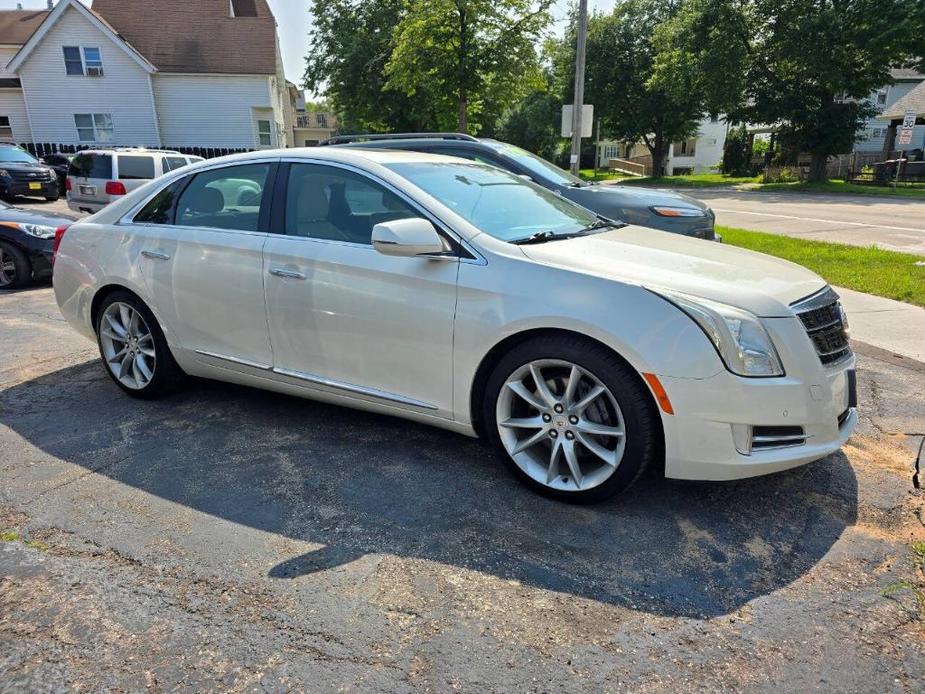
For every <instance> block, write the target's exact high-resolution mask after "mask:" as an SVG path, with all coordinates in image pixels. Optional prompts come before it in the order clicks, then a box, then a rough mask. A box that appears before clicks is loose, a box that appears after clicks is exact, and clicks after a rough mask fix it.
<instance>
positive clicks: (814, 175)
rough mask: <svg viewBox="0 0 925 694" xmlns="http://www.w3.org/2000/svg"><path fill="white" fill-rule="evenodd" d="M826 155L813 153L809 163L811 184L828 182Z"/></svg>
mask: <svg viewBox="0 0 925 694" xmlns="http://www.w3.org/2000/svg"><path fill="white" fill-rule="evenodd" d="M828 158H829V157H828V155H827V154H825V152H813V153H812V159H810V162H809V180H810V181H812V182H813V183H825V182H826V181H827V180H829V174H828V171H827V167H826V162H827V160H828Z"/></svg>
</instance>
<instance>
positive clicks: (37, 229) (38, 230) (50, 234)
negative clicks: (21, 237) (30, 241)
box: [19, 224, 55, 239]
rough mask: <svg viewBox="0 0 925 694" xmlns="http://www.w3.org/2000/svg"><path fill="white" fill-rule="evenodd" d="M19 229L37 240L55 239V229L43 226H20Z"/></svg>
mask: <svg viewBox="0 0 925 694" xmlns="http://www.w3.org/2000/svg"><path fill="white" fill-rule="evenodd" d="M19 228H20V229H22V230H23V231H24V232H26V233H27V234H29V236H34V237H35V238H37V239H53V238H54V237H55V228H54V227H46V226H43V225H41V224H20V225H19Z"/></svg>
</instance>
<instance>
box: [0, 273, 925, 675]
mask: <svg viewBox="0 0 925 694" xmlns="http://www.w3.org/2000/svg"><path fill="white" fill-rule="evenodd" d="M0 354H2V355H3V357H2V360H0V479H2V480H3V483H2V485H0V532H3V536H2V537H3V541H0V672H2V673H3V677H2V680H0V690H2V691H11V692H12V691H23V690H25V689H32V690H49V691H53V690H62V689H65V688H79V689H84V690H102V689H107V688H117V689H122V690H139V689H142V688H148V689H152V690H155V691H159V690H170V689H175V688H188V689H208V690H234V691H238V690H245V689H248V690H249V689H257V688H269V689H273V690H285V689H298V688H301V687H307V688H308V689H313V690H324V691H334V690H338V689H344V688H346V689H360V690H377V691H388V692H403V691H442V690H447V689H451V688H460V689H463V690H468V691H473V690H478V691H514V690H517V691H525V690H531V691H556V690H569V691H595V692H597V691H614V690H618V689H620V688H624V687H625V688H631V689H633V690H634V691H664V690H666V689H673V690H676V691H717V690H728V689H731V688H748V689H750V690H752V691H769V692H770V691H781V690H785V691H806V690H809V689H825V690H830V691H877V692H882V691H900V692H916V691H922V689H923V687H925V681H923V673H925V640H923V638H922V626H921V622H920V621H916V617H915V616H914V615H915V613H914V609H915V608H914V602H913V600H912V599H911V597H910V596H909V595H907V594H898V595H897V597H896V599H895V600H893V599H888V598H885V597H883V595H882V594H881V593H882V591H883V589H884V588H885V587H886V586H888V585H890V584H891V583H893V582H895V581H898V580H901V579H903V578H905V577H907V576H910V575H911V573H912V568H911V558H910V552H909V543H910V541H911V540H912V539H914V538H920V539H921V538H922V537H923V533H925V528H923V525H922V522H921V520H920V519H921V502H922V499H921V497H916V496H914V495H913V494H912V493H911V485H910V462H911V460H912V458H913V454H912V448H913V447H914V446H915V445H916V444H917V443H918V441H919V440H920V439H919V438H918V437H916V436H914V435H915V434H918V435H921V434H922V433H925V402H923V401H922V398H921V393H922V392H923V391H925V372H923V371H919V370H915V369H907V368H903V367H899V366H896V365H895V364H894V363H890V362H887V361H881V360H879V359H877V358H874V357H870V356H866V355H862V356H861V372H860V387H861V397H862V403H863V417H862V420H863V421H862V426H861V431H860V433H859V435H857V436H856V437H854V438H853V439H852V441H851V442H850V443H849V445H848V446H846V447H845V449H844V451H843V452H841V453H838V454H836V455H833V456H830V457H829V458H827V459H825V460H823V461H820V462H818V463H816V464H813V465H810V466H807V467H804V468H801V469H798V470H795V471H791V472H787V473H782V474H778V475H775V476H772V477H767V478H763V479H757V480H751V481H745V482H737V483H729V484H680V483H669V482H666V481H663V480H657V479H646V480H643V481H642V482H641V483H640V484H638V485H637V486H635V487H634V488H633V489H632V491H631V492H630V493H628V494H627V495H626V496H624V497H621V498H617V499H613V500H611V501H609V502H607V503H604V504H602V505H598V506H592V507H574V506H568V505H563V504H558V503H554V502H551V501H548V500H546V499H543V498H540V497H537V496H535V495H533V494H531V493H530V492H528V491H527V490H526V489H524V487H523V486H522V485H520V484H519V483H518V482H516V481H515V480H514V479H512V478H511V477H509V476H508V475H507V473H506V472H504V471H503V469H502V467H501V462H500V461H499V460H498V459H497V457H496V456H495V454H494V453H493V452H491V451H489V450H487V449H486V448H485V447H484V446H482V445H481V444H480V443H478V442H476V441H473V440H470V439H467V438H463V437H460V436H456V435H453V434H450V433H447V432H443V431H438V430H436V429H431V428H427V427H423V426H419V425H416V424H411V423H408V422H404V421H400V420H397V419H392V418H388V417H381V416H375V415H371V414H363V413H358V412H354V411H350V410H346V409H341V408H337V407H333V406H328V405H321V404H317V403H313V402H310V401H305V400H297V399H294V398H288V397H284V396H280V395H273V394H269V393H264V392H260V391H256V390H252V389H248V388H242V387H235V386H231V385H223V384H217V383H211V382H203V381H197V382H192V383H190V384H189V386H188V387H187V388H186V389H185V390H183V391H181V392H179V393H177V394H175V395H173V396H171V397H169V398H166V399H163V400H159V401H152V402H142V401H135V400H131V399H129V398H127V397H125V396H124V395H122V394H121V393H120V392H119V391H118V389H117V388H116V387H115V386H114V385H113V384H112V383H111V382H110V381H109V379H108V378H107V377H106V376H105V374H104V372H103V370H102V367H101V366H100V365H99V364H98V363H97V357H96V354H95V348H94V346H93V345H92V344H90V343H89V342H87V341H85V340H84V339H83V338H80V337H78V336H77V335H76V334H75V333H74V332H73V331H72V330H71V329H70V328H69V327H68V326H67V325H65V324H64V322H63V321H62V319H61V318H60V316H59V314H58V311H57V308H56V307H55V306H54V302H53V299H52V295H51V290H50V289H49V288H47V287H38V288H34V289H30V290H26V291H22V292H18V293H5V294H0ZM917 514H918V516H917Z"/></svg>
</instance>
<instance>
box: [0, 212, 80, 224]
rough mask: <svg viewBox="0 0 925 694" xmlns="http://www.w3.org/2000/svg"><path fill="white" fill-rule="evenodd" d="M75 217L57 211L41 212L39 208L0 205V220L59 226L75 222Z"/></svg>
mask: <svg viewBox="0 0 925 694" xmlns="http://www.w3.org/2000/svg"><path fill="white" fill-rule="evenodd" d="M76 221H77V217H73V216H71V215H69V214H60V213H58V212H42V211H40V210H24V209H22V208H21V207H0V222H15V223H17V224H44V225H46V226H55V227H57V226H61V225H62V224H71V223H72V222H76Z"/></svg>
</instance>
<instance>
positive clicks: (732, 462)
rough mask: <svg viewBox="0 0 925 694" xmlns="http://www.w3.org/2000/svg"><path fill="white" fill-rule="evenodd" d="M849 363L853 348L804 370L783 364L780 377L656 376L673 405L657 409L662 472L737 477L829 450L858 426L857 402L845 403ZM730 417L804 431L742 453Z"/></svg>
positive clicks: (746, 423)
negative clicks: (780, 443)
mask: <svg viewBox="0 0 925 694" xmlns="http://www.w3.org/2000/svg"><path fill="white" fill-rule="evenodd" d="M854 366H855V358H854V356H853V355H852V356H851V357H850V358H848V359H846V360H844V361H842V362H841V363H839V364H838V365H837V366H834V367H830V368H823V367H822V365H821V364H819V368H818V369H817V368H815V365H814V366H813V367H812V368H808V369H806V373H802V374H798V375H789V372H788V375H787V376H784V377H781V378H742V377H740V376H736V375H734V374H731V373H729V372H727V371H723V372H721V373H719V374H716V375H715V376H713V377H711V378H707V379H685V378H671V377H667V376H665V377H662V376H660V377H659V378H660V380H661V382H662V385H663V386H664V388H665V390H666V392H667V393H668V397H669V398H670V399H671V403H672V405H673V407H674V412H675V414H674V415H665V414H664V413H663V415H662V422H663V426H664V429H665V475H666V477H671V478H675V479H687V480H734V479H742V478H746V477H755V476H757V475H764V474H767V473H771V472H778V471H780V470H786V469H788V468H793V467H797V466H799V465H803V464H805V463H810V462H812V461H814V460H818V459H820V458H824V457H825V456H827V455H829V454H831V453H834V452H835V451H837V450H838V449H840V448H841V447H842V446H843V445H844V443H845V442H846V441H847V440H848V438H849V437H850V436H851V433H852V432H853V431H854V429H855V427H856V426H857V421H858V415H857V410H856V408H853V407H849V404H850V400H851V395H850V393H849V390H850V389H849V371H852V370H853V369H854ZM846 412H847V415H846V416H844V415H845V413H846ZM839 417H842V420H841V421H839ZM734 425H736V426H738V427H740V428H741V427H742V426H760V427H794V426H799V427H802V428H803V431H804V433H805V434H806V436H807V439H806V441H805V443H801V444H798V445H792V446H787V447H784V448H774V449H768V450H752V451H751V453H750V454H748V455H745V454H743V453H741V452H740V451H739V450H738V448H737V446H736V441H735V437H734V433H733V431H734Z"/></svg>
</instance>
